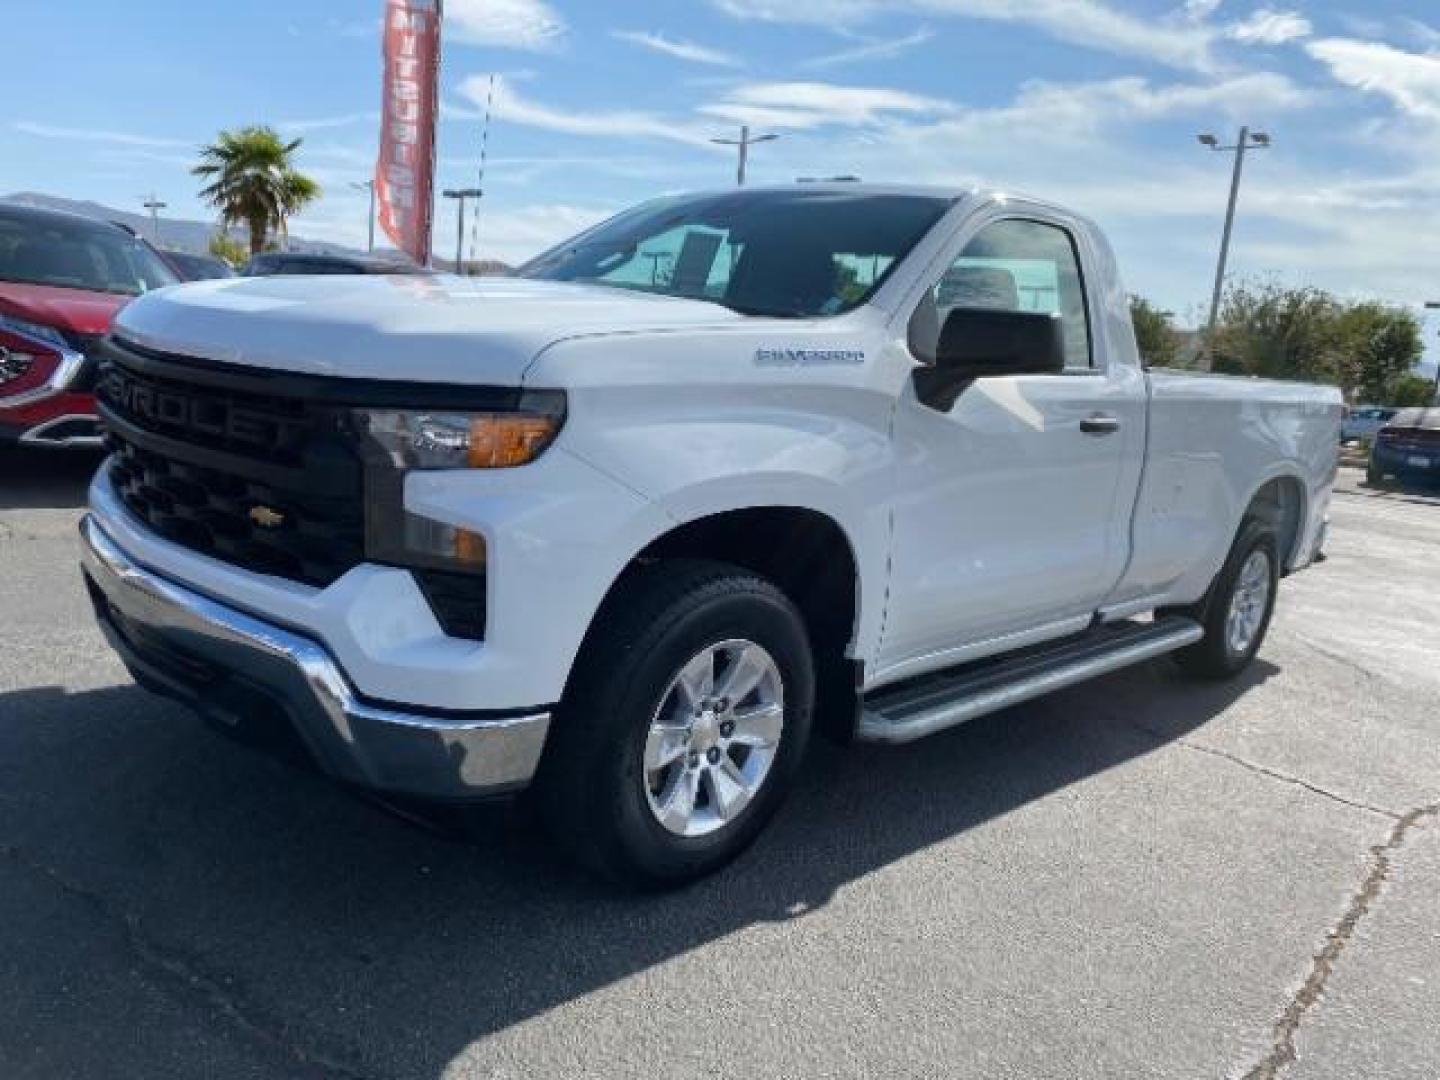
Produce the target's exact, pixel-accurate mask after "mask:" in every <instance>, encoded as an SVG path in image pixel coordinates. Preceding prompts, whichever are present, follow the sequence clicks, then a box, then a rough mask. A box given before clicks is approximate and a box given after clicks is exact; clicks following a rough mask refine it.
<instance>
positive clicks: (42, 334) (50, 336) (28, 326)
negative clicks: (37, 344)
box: [0, 315, 70, 349]
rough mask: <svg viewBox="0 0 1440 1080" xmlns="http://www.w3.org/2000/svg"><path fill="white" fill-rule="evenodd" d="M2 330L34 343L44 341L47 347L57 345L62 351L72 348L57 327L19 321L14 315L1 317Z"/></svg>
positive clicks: (0, 327) (24, 320)
mask: <svg viewBox="0 0 1440 1080" xmlns="http://www.w3.org/2000/svg"><path fill="white" fill-rule="evenodd" d="M0 330H9V331H10V332H11V333H14V334H23V335H24V336H25V337H28V338H31V339H32V340H34V341H43V342H45V344H47V345H55V346H58V347H59V348H61V349H68V348H70V342H68V341H66V340H65V335H64V334H62V333H61V332H60V331H59V330H57V329H55V327H53V326H46V325H44V324H43V323H35V322H30V321H29V320H28V319H17V318H16V317H15V316H13V315H0Z"/></svg>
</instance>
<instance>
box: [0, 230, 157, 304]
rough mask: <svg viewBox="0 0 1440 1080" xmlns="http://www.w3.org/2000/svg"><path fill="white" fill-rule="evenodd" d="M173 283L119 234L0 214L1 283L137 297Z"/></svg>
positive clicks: (141, 248)
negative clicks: (17, 283)
mask: <svg viewBox="0 0 1440 1080" xmlns="http://www.w3.org/2000/svg"><path fill="white" fill-rule="evenodd" d="M178 280H179V278H178V277H176V275H175V272H174V271H173V270H171V269H170V268H169V267H168V266H166V265H165V263H164V262H163V261H162V260H161V259H160V257H159V256H158V255H156V254H155V253H154V252H153V251H151V250H150V248H149V247H148V246H146V245H145V244H144V243H143V242H142V241H140V240H138V239H137V238H135V237H133V236H131V235H130V234H129V233H126V232H125V231H123V230H122V229H118V228H115V227H114V226H110V225H104V224H99V223H96V224H91V223H89V222H87V221H83V220H82V221H74V222H71V221H68V220H66V219H64V218H60V217H50V216H42V215H38V214H36V215H32V214H25V213H19V214H7V213H5V212H4V211H0V281H14V282H19V283H21V284H25V285H54V286H57V287H59V288H62V289H85V290H87V291H89V292H105V293H119V294H121V295H123V296H138V295H139V294H140V293H144V292H149V291H150V290H151V289H158V288H160V287H161V286H162V285H173V284H175V283H176V282H177V281H178Z"/></svg>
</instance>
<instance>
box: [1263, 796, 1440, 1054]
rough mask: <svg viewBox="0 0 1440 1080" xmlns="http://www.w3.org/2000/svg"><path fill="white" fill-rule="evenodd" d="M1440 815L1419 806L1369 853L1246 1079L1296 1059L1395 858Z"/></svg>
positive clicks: (1436, 806)
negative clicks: (1298, 1042)
mask: <svg viewBox="0 0 1440 1080" xmlns="http://www.w3.org/2000/svg"><path fill="white" fill-rule="evenodd" d="M1437 815H1440V803H1432V804H1431V805H1429V806H1421V807H1417V808H1415V809H1414V810H1411V811H1409V812H1408V813H1406V814H1404V815H1402V816H1401V817H1400V818H1399V819H1398V820H1397V821H1396V822H1395V824H1394V825H1393V826H1392V827H1391V829H1390V835H1389V836H1387V837H1386V838H1385V841H1384V842H1383V843H1380V844H1376V845H1375V846H1374V847H1372V848H1371V849H1370V871H1369V873H1367V874H1366V875H1365V879H1364V880H1363V881H1362V882H1361V883H1360V887H1359V888H1358V889H1357V890H1356V891H1355V894H1354V895H1353V896H1352V897H1351V898H1350V903H1349V905H1348V906H1347V907H1346V909H1345V914H1344V915H1343V916H1341V919H1340V921H1339V923H1337V924H1336V925H1335V927H1334V928H1333V929H1332V930H1331V931H1330V932H1329V933H1328V934H1326V935H1325V945H1324V947H1323V948H1321V950H1320V951H1319V952H1318V953H1316V954H1315V956H1314V958H1313V959H1312V960H1311V964H1310V973H1309V975H1308V976H1307V977H1306V979H1305V981H1304V983H1302V984H1301V986H1300V989H1299V990H1298V991H1297V992H1296V994H1295V996H1294V997H1293V998H1291V999H1290V1003H1289V1004H1288V1005H1287V1006H1286V1007H1285V1009H1284V1011H1283V1012H1282V1013H1281V1014H1280V1017H1279V1019H1277V1020H1276V1021H1275V1027H1274V1037H1273V1041H1272V1043H1271V1047H1270V1051H1269V1053H1267V1054H1266V1055H1265V1056H1264V1057H1263V1058H1261V1059H1260V1060H1259V1061H1258V1062H1257V1063H1256V1064H1255V1065H1254V1066H1253V1067H1252V1068H1251V1069H1250V1070H1249V1071H1248V1072H1246V1073H1245V1074H1244V1080H1275V1078H1276V1077H1278V1076H1279V1075H1280V1073H1281V1072H1282V1071H1284V1070H1285V1069H1286V1068H1288V1067H1289V1066H1290V1065H1293V1064H1294V1063H1295V1061H1296V1060H1297V1058H1298V1054H1297V1052H1296V1048H1295V1036H1296V1033H1297V1032H1298V1031H1299V1030H1300V1025H1301V1024H1302V1023H1304V1020H1305V1016H1306V1015H1307V1014H1308V1013H1309V1012H1310V1010H1311V1009H1313V1008H1314V1007H1315V1006H1316V1005H1317V1004H1319V1003H1320V1001H1321V1000H1322V999H1323V998H1324V996H1325V986H1326V984H1327V983H1328V982H1329V980H1330V976H1331V975H1333V974H1334V973H1335V967H1336V965H1337V964H1338V963H1339V961H1340V957H1341V955H1342V954H1343V953H1344V952H1345V948H1346V946H1348V945H1349V944H1350V941H1351V939H1352V938H1353V937H1354V936H1355V930H1356V928H1357V927H1358V926H1359V925H1360V921H1361V920H1362V919H1364V918H1365V916H1366V915H1368V914H1369V913H1370V912H1371V911H1372V910H1373V909H1374V907H1375V903H1376V901H1377V900H1378V899H1379V898H1380V892H1381V890H1382V889H1383V888H1384V887H1385V883H1386V882H1387V881H1388V880H1389V878H1390V866H1391V856H1392V855H1394V853H1395V852H1396V851H1398V850H1399V848H1400V847H1401V845H1402V844H1404V843H1405V838H1406V837H1407V836H1408V835H1409V834H1410V833H1411V832H1412V831H1413V830H1415V829H1417V828H1419V827H1420V823H1421V822H1422V821H1424V820H1425V819H1426V818H1432V817H1436V816H1437Z"/></svg>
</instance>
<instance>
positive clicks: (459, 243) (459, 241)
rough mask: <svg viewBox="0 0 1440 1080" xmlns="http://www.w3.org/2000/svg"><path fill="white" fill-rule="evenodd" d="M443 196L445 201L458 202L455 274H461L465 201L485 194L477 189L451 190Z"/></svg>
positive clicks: (462, 271) (463, 253) (463, 251)
mask: <svg viewBox="0 0 1440 1080" xmlns="http://www.w3.org/2000/svg"><path fill="white" fill-rule="evenodd" d="M444 194H445V198H447V199H459V200H460V220H459V224H458V226H457V228H456V230H455V273H457V274H463V273H464V272H465V271H464V270H462V269H461V267H462V266H463V265H464V256H465V200H466V199H479V198H483V197H484V195H485V193H484V192H483V191H481V190H480V189H479V188H460V189H458V190H457V189H454V188H451V189H450V190H447V191H446V192H445V193H444Z"/></svg>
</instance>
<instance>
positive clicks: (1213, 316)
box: [1196, 127, 1270, 347]
mask: <svg viewBox="0 0 1440 1080" xmlns="http://www.w3.org/2000/svg"><path fill="white" fill-rule="evenodd" d="M1196 138H1198V139H1199V140H1200V145H1201V146H1204V147H1207V148H1208V149H1210V150H1213V151H1214V152H1215V153H1217V154H1234V155H1235V173H1234V175H1233V176H1232V177H1231V179H1230V204H1229V206H1228V207H1227V208H1226V210H1225V233H1224V235H1223V236H1222V237H1221V240H1220V264H1219V266H1217V267H1216V269H1215V295H1214V296H1213V297H1212V298H1211V301H1210V327H1209V330H1208V332H1207V333H1206V339H1207V344H1209V345H1211V347H1213V343H1214V340H1215V326H1216V324H1217V323H1218V322H1219V321H1220V296H1221V293H1222V292H1223V291H1224V288H1225V264H1226V263H1227V262H1228V261H1229V260H1230V234H1231V233H1232V232H1233V231H1234V228H1235V204H1236V203H1237V202H1238V201H1239V199H1240V176H1241V173H1242V172H1243V171H1244V169H1245V152H1246V151H1247V150H1269V149H1270V136H1269V135H1267V134H1266V133H1265V132H1263V131H1255V132H1252V131H1251V130H1250V129H1249V128H1248V127H1242V128H1241V129H1240V138H1239V139H1237V140H1236V141H1235V145H1234V146H1221V145H1220V140H1219V139H1217V138H1216V137H1215V136H1214V135H1211V134H1210V133H1209V132H1206V133H1205V134H1203V135H1197V136H1196Z"/></svg>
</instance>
